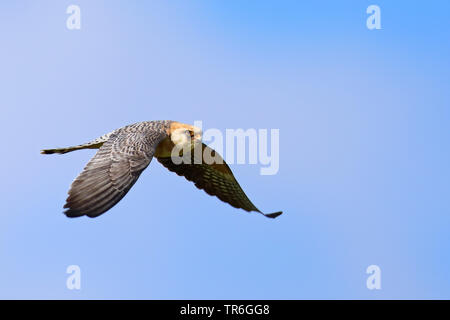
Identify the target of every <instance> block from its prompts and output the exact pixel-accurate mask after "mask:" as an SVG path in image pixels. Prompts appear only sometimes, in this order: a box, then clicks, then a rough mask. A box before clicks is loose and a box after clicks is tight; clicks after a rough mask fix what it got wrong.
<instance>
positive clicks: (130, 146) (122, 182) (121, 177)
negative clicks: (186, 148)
mask: <svg viewBox="0 0 450 320" xmlns="http://www.w3.org/2000/svg"><path fill="white" fill-rule="evenodd" d="M163 138H165V135H163V134H162V133H160V132H157V131H151V132H136V131H132V132H128V131H127V130H122V131H118V132H117V133H115V134H113V135H111V137H110V138H109V139H108V141H106V142H105V143H104V144H103V146H102V147H101V148H100V149H99V151H98V152H97V153H96V154H95V156H94V157H93V158H92V159H91V160H90V161H89V163H88V164H87V165H86V167H85V168H84V170H83V172H82V173H81V174H80V175H79V176H78V177H77V178H76V179H75V180H74V182H73V183H72V186H71V187H70V190H69V197H68V198H67V201H66V204H65V205H64V208H66V209H67V210H66V211H65V212H64V213H65V214H66V215H67V216H68V217H79V216H83V215H87V216H89V217H97V216H99V215H101V214H102V213H104V212H105V211H107V210H109V209H110V208H112V207H113V206H114V205H115V204H117V203H118V202H119V201H120V200H121V199H122V198H123V197H124V196H125V195H126V194H127V192H128V191H129V190H130V189H131V187H132V186H133V185H134V183H135V182H136V181H137V179H138V178H139V176H140V175H141V173H142V171H143V170H144V169H145V168H146V167H147V166H148V165H149V164H150V161H151V160H152V158H153V154H154V152H155V148H156V146H157V145H158V143H159V142H160V141H161V140H162V139H163Z"/></svg>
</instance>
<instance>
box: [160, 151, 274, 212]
mask: <svg viewBox="0 0 450 320" xmlns="http://www.w3.org/2000/svg"><path fill="white" fill-rule="evenodd" d="M205 151H206V153H205ZM201 154H202V159H196V158H195V157H196V156H198V155H197V154H196V153H195V152H192V154H191V163H190V164H186V163H181V164H175V163H174V162H173V161H172V158H170V157H164V158H157V159H158V161H159V162H160V163H161V164H162V165H163V166H165V167H166V168H167V169H169V170H170V171H172V172H175V173H176V174H178V175H179V176H184V177H185V178H186V179H187V180H189V181H192V182H194V184H195V186H196V187H197V188H199V189H201V190H204V191H205V192H206V193H208V194H209V195H212V196H216V197H218V198H219V199H220V200H222V201H224V202H226V203H228V204H230V205H232V206H233V207H235V208H240V209H244V210H246V211H256V212H259V213H261V214H263V215H265V216H266V217H269V218H276V217H278V216H279V215H280V214H282V212H281V211H279V212H274V213H270V214H265V213H262V212H261V211H259V210H258V208H256V207H255V205H254V204H253V203H252V202H251V201H250V199H249V198H248V197H247V195H246V194H245V192H244V191H243V190H242V188H241V186H240V185H239V183H238V182H237V180H236V179H235V177H234V175H233V172H232V171H231V169H230V168H229V167H228V165H227V164H226V163H225V161H224V160H223V159H222V157H221V156H220V155H219V154H218V153H216V152H215V151H214V150H213V149H211V148H209V147H208V146H207V145H205V144H202V153H201ZM204 154H210V155H212V156H213V157H215V159H216V162H215V163H212V164H207V163H206V162H205V161H203V155H204ZM209 162H211V161H209Z"/></svg>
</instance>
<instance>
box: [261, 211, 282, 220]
mask: <svg viewBox="0 0 450 320" xmlns="http://www.w3.org/2000/svg"><path fill="white" fill-rule="evenodd" d="M282 214H283V211H277V212H274V213H263V215H264V216H266V217H267V218H271V219H275V218H276V217H278V216H281V215H282Z"/></svg>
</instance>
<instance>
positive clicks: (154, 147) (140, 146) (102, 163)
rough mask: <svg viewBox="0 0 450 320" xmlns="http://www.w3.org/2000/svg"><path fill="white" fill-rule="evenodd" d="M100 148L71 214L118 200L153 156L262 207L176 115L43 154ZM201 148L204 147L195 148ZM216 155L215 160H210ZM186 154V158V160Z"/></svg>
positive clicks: (234, 200)
mask: <svg viewBox="0 0 450 320" xmlns="http://www.w3.org/2000/svg"><path fill="white" fill-rule="evenodd" d="M81 149H99V150H98V151H97V153H96V154H95V156H94V157H93V158H92V159H91V160H90V161H89V162H88V164H87V165H86V166H85V168H84V170H83V171H82V172H81V173H80V174H79V175H78V177H77V178H76V179H75V180H74V181H73V183H72V185H71V187H70V190H69V192H68V194H69V196H68V198H67V200H66V204H65V205H64V208H65V209H66V210H65V211H64V213H65V215H66V216H67V217H70V218H73V217H80V216H88V217H91V218H94V217H97V216H99V215H101V214H102V213H105V212H106V211H108V210H109V209H111V208H112V207H113V206H114V205H116V204H117V203H118V202H119V201H120V200H121V199H122V198H123V197H124V196H125V195H126V194H127V192H128V191H129V190H130V189H131V187H132V186H133V185H134V184H135V182H136V181H137V179H138V178H139V176H140V175H141V173H142V171H144V169H145V168H147V166H148V165H149V164H150V162H151V160H152V159H153V157H155V158H156V159H157V160H158V161H159V162H160V163H161V164H162V165H163V166H164V167H166V168H167V169H169V170H170V171H172V172H175V173H176V174H177V175H179V176H184V177H185V178H186V179H187V180H189V181H192V182H193V183H194V184H195V186H196V187H197V188H198V189H201V190H204V191H205V192H206V193H208V194H209V195H212V196H216V197H217V198H219V199H220V200H222V201H223V202H226V203H228V204H230V205H231V206H233V207H235V208H240V209H244V210H245V211H248V212H250V211H255V212H258V213H261V214H262V215H264V216H266V217H268V218H276V217H278V216H279V215H281V214H282V212H281V211H278V212H274V213H268V214H266V213H263V212H261V211H260V210H259V209H258V208H256V207H255V205H254V204H253V203H252V202H251V201H250V200H249V199H248V197H247V196H246V194H245V193H244V191H243V190H242V188H241V186H240V185H239V183H238V182H237V180H236V178H235V177H234V175H233V173H232V172H231V170H230V168H229V167H228V165H227V164H226V163H225V161H224V160H223V158H222V157H221V156H220V155H219V154H218V153H216V152H215V151H214V150H213V149H211V148H209V147H208V146H207V145H205V144H203V143H202V133H201V130H200V129H199V128H197V127H194V126H191V125H188V124H183V123H180V122H177V121H169V120H164V121H144V122H138V123H135V124H131V125H128V126H125V127H123V128H120V129H116V130H114V131H112V132H110V133H107V134H105V135H103V136H101V137H99V138H97V139H95V140H92V141H90V142H87V143H84V144H81V145H78V146H73V147H67V148H57V149H44V150H41V153H42V154H53V153H59V154H64V153H67V152H71V151H75V150H81ZM197 151H200V152H197ZM211 159H213V161H211ZM186 160H188V161H186Z"/></svg>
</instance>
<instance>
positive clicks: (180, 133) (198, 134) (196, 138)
mask: <svg viewBox="0 0 450 320" xmlns="http://www.w3.org/2000/svg"><path fill="white" fill-rule="evenodd" d="M170 140H171V141H172V142H173V144H174V145H176V146H177V147H178V148H183V149H186V148H188V149H193V148H194V147H195V146H196V145H199V144H201V143H202V131H201V130H200V128H197V127H194V126H191V125H189V124H184V123H179V122H174V123H172V125H171V127H170Z"/></svg>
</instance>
